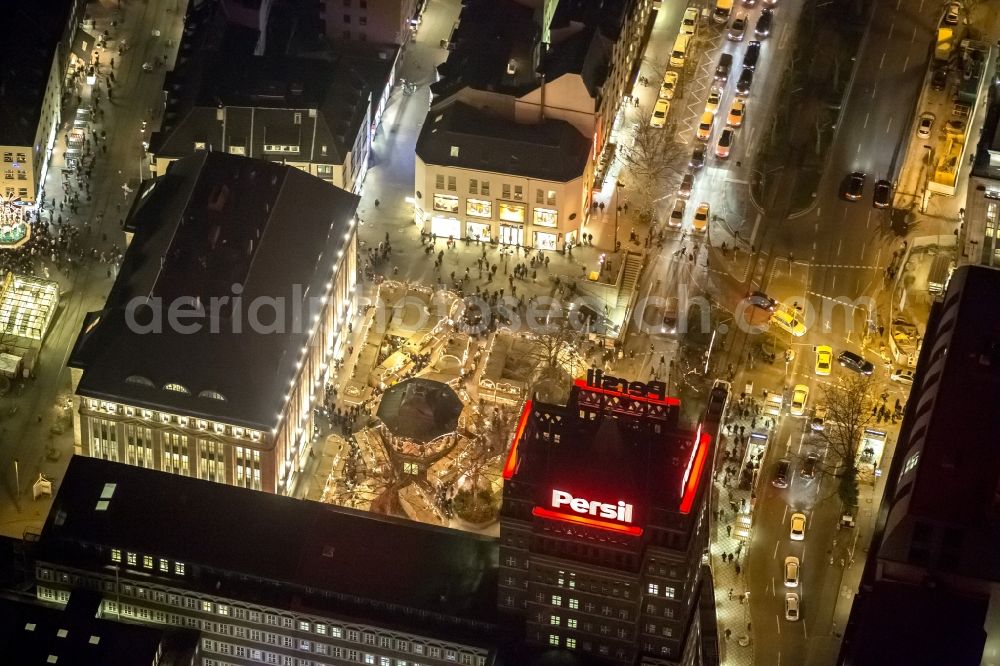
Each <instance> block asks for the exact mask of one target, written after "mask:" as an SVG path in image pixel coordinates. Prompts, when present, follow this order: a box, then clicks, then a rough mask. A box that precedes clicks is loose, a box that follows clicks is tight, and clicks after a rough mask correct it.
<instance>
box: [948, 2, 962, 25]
mask: <svg viewBox="0 0 1000 666" xmlns="http://www.w3.org/2000/svg"><path fill="white" fill-rule="evenodd" d="M960 11H962V5H960V4H959V3H957V2H949V3H948V4H947V6H945V8H944V22H945V23H947V24H948V25H958V13H959V12H960Z"/></svg>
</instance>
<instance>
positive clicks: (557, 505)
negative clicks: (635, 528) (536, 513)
mask: <svg viewBox="0 0 1000 666" xmlns="http://www.w3.org/2000/svg"><path fill="white" fill-rule="evenodd" d="M563 507H566V508H569V509H570V510H572V511H574V512H576V513H579V514H585V515H590V516H594V517H597V518H608V519H611V520H617V521H619V522H622V523H631V522H632V505H631V504H626V503H625V502H622V501H620V500H619V502H618V504H606V503H604V502H596V501H589V500H585V499H581V498H579V497H573V496H572V495H571V494H569V493H568V492H566V491H565V490H553V491H552V508H553V509H561V508H563Z"/></svg>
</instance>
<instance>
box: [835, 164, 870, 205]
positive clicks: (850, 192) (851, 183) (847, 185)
mask: <svg viewBox="0 0 1000 666" xmlns="http://www.w3.org/2000/svg"><path fill="white" fill-rule="evenodd" d="M864 191H865V174H864V173H862V172H861V171H854V172H852V173H850V174H848V175H847V178H846V179H845V182H844V189H843V191H842V192H841V194H842V195H843V196H844V198H845V199H847V200H848V201H857V200H858V199H860V198H861V195H862V193H864Z"/></svg>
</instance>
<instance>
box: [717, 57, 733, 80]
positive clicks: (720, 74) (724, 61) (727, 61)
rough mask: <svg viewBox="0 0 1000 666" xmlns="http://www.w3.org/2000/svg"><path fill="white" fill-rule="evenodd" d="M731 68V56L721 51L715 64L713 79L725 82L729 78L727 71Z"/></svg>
mask: <svg viewBox="0 0 1000 666" xmlns="http://www.w3.org/2000/svg"><path fill="white" fill-rule="evenodd" d="M732 68H733V56H732V55H730V54H729V53H723V54H722V55H721V56H719V64H718V65H716V66H715V80H716V81H719V82H721V83H725V82H726V81H728V80H729V72H730V71H731V70H732Z"/></svg>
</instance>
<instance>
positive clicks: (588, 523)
mask: <svg viewBox="0 0 1000 666" xmlns="http://www.w3.org/2000/svg"><path fill="white" fill-rule="evenodd" d="M531 514H532V515H534V516H537V517H539V518H545V519H547V520H559V521H562V522H564V523H574V524H577V525H583V526H585V527H596V528H597V529H599V530H607V531H609V532H619V533H621V534H628V535H629V536H642V528H641V527H636V526H635V525H621V524H619V523H612V522H610V521H607V520H600V519H598V518H590V517H588V516H577V515H573V514H568V513H560V512H558V511H553V510H551V509H546V508H544V507H540V506H536V507H534V508H533V509H531Z"/></svg>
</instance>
